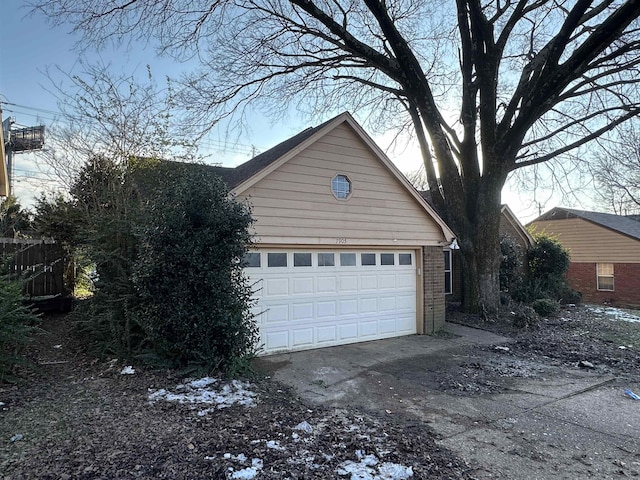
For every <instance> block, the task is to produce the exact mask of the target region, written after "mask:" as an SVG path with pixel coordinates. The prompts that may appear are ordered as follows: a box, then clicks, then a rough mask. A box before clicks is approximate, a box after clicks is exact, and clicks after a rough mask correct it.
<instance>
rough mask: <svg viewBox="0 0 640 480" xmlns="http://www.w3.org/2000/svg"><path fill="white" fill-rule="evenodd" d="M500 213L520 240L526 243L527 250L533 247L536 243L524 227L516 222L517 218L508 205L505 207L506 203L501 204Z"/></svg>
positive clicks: (518, 221)
mask: <svg viewBox="0 0 640 480" xmlns="http://www.w3.org/2000/svg"><path fill="white" fill-rule="evenodd" d="M500 213H501V214H502V216H503V218H505V219H506V220H507V221H508V222H509V223H510V224H511V226H512V227H513V228H514V229H515V230H516V232H518V234H519V235H520V236H521V237H522V239H523V240H524V241H525V242H526V243H527V245H528V247H529V248H531V247H533V246H534V245H535V243H536V242H535V240H534V239H533V237H532V236H531V234H530V233H529V231H528V230H527V229H526V228H525V227H524V225H522V223H520V220H518V217H516V216H515V215H514V213H513V212H512V211H511V209H510V208H509V205H507V204H506V203H504V204H502V207H501V208H500Z"/></svg>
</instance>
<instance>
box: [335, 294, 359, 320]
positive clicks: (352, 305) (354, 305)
mask: <svg viewBox="0 0 640 480" xmlns="http://www.w3.org/2000/svg"><path fill="white" fill-rule="evenodd" d="M357 313H358V300H357V299H355V298H349V299H340V302H339V309H338V314H339V315H340V316H343V315H357Z"/></svg>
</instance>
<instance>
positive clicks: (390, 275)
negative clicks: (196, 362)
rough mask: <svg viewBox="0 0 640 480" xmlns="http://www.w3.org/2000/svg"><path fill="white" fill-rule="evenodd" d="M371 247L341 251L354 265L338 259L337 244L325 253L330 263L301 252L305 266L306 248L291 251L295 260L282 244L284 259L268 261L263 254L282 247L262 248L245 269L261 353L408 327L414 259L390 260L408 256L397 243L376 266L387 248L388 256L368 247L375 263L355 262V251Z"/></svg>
mask: <svg viewBox="0 0 640 480" xmlns="http://www.w3.org/2000/svg"><path fill="white" fill-rule="evenodd" d="M374 251H375V249H370V250H367V251H366V252H364V251H363V252H356V251H352V252H349V253H348V255H350V256H349V258H352V257H354V256H355V258H356V259H357V261H356V264H355V265H351V264H349V265H344V266H343V265H342V260H344V259H342V256H341V255H347V254H345V253H342V252H340V251H339V250H336V251H334V252H333V255H334V263H335V265H328V266H324V265H323V266H320V265H319V263H318V262H319V261H320V260H319V258H320V257H319V256H318V253H323V252H322V251H313V250H309V251H307V253H308V254H311V258H312V259H313V262H312V265H311V266H308V265H307V263H308V255H306V256H305V259H306V260H305V259H302V260H305V262H302V260H300V258H299V259H298V260H299V261H298V264H297V265H296V262H295V261H294V259H295V255H294V253H296V252H291V251H289V252H287V253H286V258H287V262H286V264H287V266H278V267H275V266H271V267H270V266H268V263H267V261H266V259H267V258H269V257H268V254H269V253H274V252H275V253H278V252H280V253H282V250H278V249H274V251H271V252H270V251H269V250H266V249H265V250H262V252H261V258H262V266H261V267H257V268H247V270H246V273H247V275H248V276H249V278H250V281H251V282H253V287H252V288H253V290H254V295H253V298H254V299H255V300H256V302H257V303H256V305H254V306H253V307H252V312H254V313H255V314H257V317H256V321H257V323H258V326H259V330H260V338H261V342H262V344H263V345H264V347H263V351H262V353H276V352H281V351H287V350H302V349H307V348H315V347H321V346H330V345H340V344H345V343H353V342H358V341H365V340H374V339H378V338H388V337H393V336H398V335H407V334H412V333H415V332H416V271H415V265H400V264H399V263H400V262H399V260H398V259H399V258H400V255H401V254H404V255H411V258H412V260H413V258H414V257H413V254H411V253H408V252H410V251H404V252H403V251H401V250H399V251H397V252H394V257H393V258H394V262H393V264H392V265H381V261H380V260H381V259H382V257H381V254H382V253H384V254H387V256H386V257H384V258H385V259H386V261H387V263H388V262H389V261H390V260H389V258H390V257H389V255H388V253H390V252H389V251H386V252H384V251H383V252H376V253H375V258H376V264H375V265H365V266H362V265H361V253H367V254H372V253H374ZM324 253H326V251H325V252H324ZM329 253H331V252H329ZM272 257H273V256H272ZM325 257H327V256H326V255H324V256H323V257H322V258H323V263H326V258H325ZM370 257H371V255H369V257H367V258H369V259H370ZM273 258H276V257H273ZM278 258H280V257H278ZM345 258H346V257H345ZM349 258H347V259H346V260H349ZM276 259H277V258H276ZM346 260H345V262H346ZM274 262H275V261H274ZM283 262H284V261H282V262H280V264H281V263H283ZM329 263H330V262H329ZM346 263H349V262H346ZM352 263H353V262H352ZM412 263H415V262H413V261H412ZM274 264H275V263H274Z"/></svg>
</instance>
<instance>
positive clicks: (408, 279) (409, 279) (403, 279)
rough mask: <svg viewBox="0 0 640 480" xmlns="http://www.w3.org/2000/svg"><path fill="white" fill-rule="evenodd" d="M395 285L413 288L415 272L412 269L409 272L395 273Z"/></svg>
mask: <svg viewBox="0 0 640 480" xmlns="http://www.w3.org/2000/svg"><path fill="white" fill-rule="evenodd" d="M396 282H397V283H396V286H397V287H398V288H410V289H415V285H416V273H415V272H414V271H412V272H409V273H404V272H402V273H398V274H397V275H396Z"/></svg>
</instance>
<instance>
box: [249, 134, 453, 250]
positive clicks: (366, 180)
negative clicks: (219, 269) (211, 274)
mask: <svg viewBox="0 0 640 480" xmlns="http://www.w3.org/2000/svg"><path fill="white" fill-rule="evenodd" d="M337 174H343V175H347V176H348V177H349V179H350V180H351V186H352V193H351V195H350V197H349V198H348V199H346V200H338V199H336V198H335V197H334V196H333V194H332V192H331V180H332V179H333V178H334V177H335V175H337ZM243 196H244V197H246V198H248V199H249V201H250V203H251V205H252V206H253V215H254V217H255V218H256V224H255V233H256V237H257V238H256V239H257V241H259V242H261V243H268V244H289V245H291V244H294V245H295V244H306V245H335V244H340V245H342V246H349V245H390V246H394V245H395V246H399V245H402V246H409V245H416V246H417V245H436V244H438V243H439V242H441V241H443V240H444V237H443V234H442V231H441V229H440V227H439V226H438V225H437V224H436V223H435V221H433V220H432V219H431V217H430V216H429V215H428V213H427V212H426V211H425V210H424V208H423V207H422V206H421V205H420V204H419V203H418V202H417V201H416V199H415V198H413V197H412V196H411V195H410V194H409V193H408V192H407V191H406V189H405V188H404V187H403V186H402V185H401V184H400V183H399V182H398V181H397V180H396V179H395V178H394V177H393V176H392V174H391V173H390V172H389V171H388V170H387V168H386V167H385V166H384V165H383V164H382V163H380V161H379V160H378V159H377V158H376V157H375V155H374V154H373V153H372V152H371V151H370V150H369V148H368V147H367V145H366V144H364V143H363V142H362V141H361V139H360V138H359V137H358V136H357V135H356V134H355V133H354V132H353V131H352V130H351V127H349V126H348V125H346V124H343V125H341V126H338V127H336V128H335V129H334V130H332V131H331V132H329V133H328V134H327V135H325V136H324V137H322V138H321V139H320V140H318V141H317V142H315V143H314V144H313V145H311V146H310V147H308V148H307V149H305V150H303V151H302V152H300V153H299V154H298V155H297V156H296V157H294V158H292V159H290V160H289V161H288V162H287V163H285V164H284V165H282V166H281V167H280V168H278V169H277V170H275V171H274V172H272V173H270V174H269V175H267V176H266V177H265V178H263V179H262V180H260V181H259V182H258V183H256V184H255V185H254V186H253V187H251V188H250V189H248V190H247V191H245V192H243Z"/></svg>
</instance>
